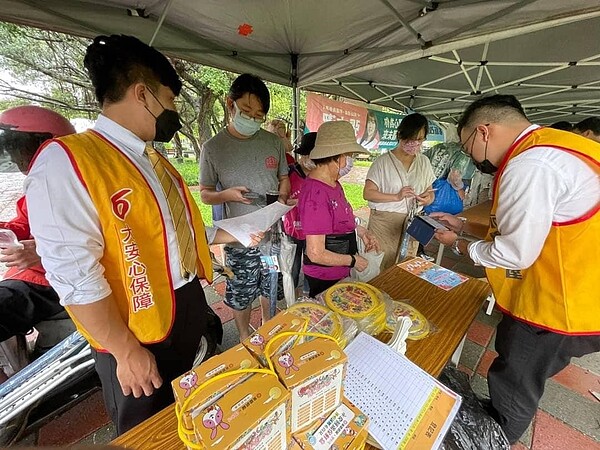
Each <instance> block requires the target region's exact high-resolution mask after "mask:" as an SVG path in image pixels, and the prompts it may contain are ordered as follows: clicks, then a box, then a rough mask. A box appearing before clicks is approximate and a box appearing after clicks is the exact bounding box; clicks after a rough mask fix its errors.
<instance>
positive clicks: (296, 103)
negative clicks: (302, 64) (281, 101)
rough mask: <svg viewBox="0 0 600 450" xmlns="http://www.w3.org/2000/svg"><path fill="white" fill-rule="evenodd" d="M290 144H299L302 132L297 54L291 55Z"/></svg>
mask: <svg viewBox="0 0 600 450" xmlns="http://www.w3.org/2000/svg"><path fill="white" fill-rule="evenodd" d="M290 56H291V62H292V122H293V125H292V143H293V144H294V146H296V145H298V144H299V143H300V137H301V136H302V131H303V130H299V127H300V88H298V54H297V53H292V54H291V55H290Z"/></svg>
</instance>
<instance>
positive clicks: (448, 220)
mask: <svg viewBox="0 0 600 450" xmlns="http://www.w3.org/2000/svg"><path fill="white" fill-rule="evenodd" d="M429 216H430V217H431V218H433V219H435V220H437V221H439V222H441V223H442V224H444V225H446V226H447V227H448V228H450V229H451V230H452V231H454V232H456V233H460V231H461V230H462V228H463V226H464V222H463V220H462V219H459V218H458V217H456V216H453V215H452V214H448V213H444V212H433V213H431V214H430V215H429Z"/></svg>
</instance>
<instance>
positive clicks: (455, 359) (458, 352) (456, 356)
mask: <svg viewBox="0 0 600 450" xmlns="http://www.w3.org/2000/svg"><path fill="white" fill-rule="evenodd" d="M466 340H467V335H466V334H465V335H464V337H463V338H462V341H460V344H458V347H457V348H456V350H455V351H454V354H453V355H452V358H451V359H450V362H451V363H452V364H454V366H455V367H458V361H460V355H461V353H462V350H463V347H464V346H465V341H466Z"/></svg>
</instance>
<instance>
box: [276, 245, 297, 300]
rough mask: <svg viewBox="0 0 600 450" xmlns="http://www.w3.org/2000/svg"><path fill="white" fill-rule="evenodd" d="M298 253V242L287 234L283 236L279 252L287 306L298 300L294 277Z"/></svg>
mask: <svg viewBox="0 0 600 450" xmlns="http://www.w3.org/2000/svg"><path fill="white" fill-rule="evenodd" d="M295 255H296V244H295V243H294V242H293V241H292V240H291V239H290V238H289V237H288V236H287V235H283V236H282V238H281V250H280V253H279V268H280V269H281V273H282V276H283V295H284V297H285V303H286V304H287V306H288V307H289V306H291V305H293V304H294V302H295V301H296V287H295V286H294V279H293V278H292V266H293V265H294V256H295Z"/></svg>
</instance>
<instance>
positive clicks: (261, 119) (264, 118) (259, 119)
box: [233, 102, 267, 123]
mask: <svg viewBox="0 0 600 450" xmlns="http://www.w3.org/2000/svg"><path fill="white" fill-rule="evenodd" d="M233 105H234V106H235V110H236V111H237V113H238V114H239V115H240V117H241V118H243V119H247V120H252V121H254V122H256V123H265V122H266V121H267V116H261V117H251V116H250V115H249V114H248V113H245V112H244V111H242V110H241V109H240V107H239V106H238V104H237V102H233Z"/></svg>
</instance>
